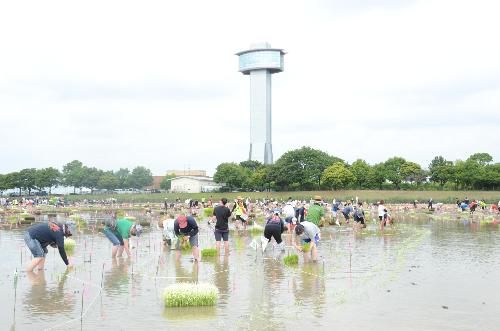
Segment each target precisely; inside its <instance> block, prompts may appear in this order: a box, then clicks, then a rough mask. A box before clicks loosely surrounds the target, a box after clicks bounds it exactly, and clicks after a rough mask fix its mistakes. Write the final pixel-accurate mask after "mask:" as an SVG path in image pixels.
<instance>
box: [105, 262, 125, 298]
mask: <svg viewBox="0 0 500 331" xmlns="http://www.w3.org/2000/svg"><path fill="white" fill-rule="evenodd" d="M130 263H131V262H130V260H129V259H122V258H120V259H113V262H112V266H111V270H110V271H108V272H106V274H105V275H104V293H105V294H107V295H112V296H113V295H120V294H123V293H128V290H129V284H130V276H129V268H130Z"/></svg>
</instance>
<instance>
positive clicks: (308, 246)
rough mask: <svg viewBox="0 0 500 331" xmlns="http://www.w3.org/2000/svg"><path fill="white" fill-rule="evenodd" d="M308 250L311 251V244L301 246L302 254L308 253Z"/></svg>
mask: <svg viewBox="0 0 500 331" xmlns="http://www.w3.org/2000/svg"><path fill="white" fill-rule="evenodd" d="M310 249H311V244H310V243H304V244H303V245H302V251H303V252H309V250H310Z"/></svg>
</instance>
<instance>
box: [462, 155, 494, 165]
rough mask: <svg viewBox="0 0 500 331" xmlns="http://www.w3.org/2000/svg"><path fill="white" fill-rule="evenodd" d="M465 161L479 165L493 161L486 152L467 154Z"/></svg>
mask: <svg viewBox="0 0 500 331" xmlns="http://www.w3.org/2000/svg"><path fill="white" fill-rule="evenodd" d="M467 161H470V162H472V163H475V164H477V165H479V166H485V165H487V164H488V163H490V162H492V161H493V157H491V155H490V154H488V153H475V154H472V155H471V156H469V158H468V159H467Z"/></svg>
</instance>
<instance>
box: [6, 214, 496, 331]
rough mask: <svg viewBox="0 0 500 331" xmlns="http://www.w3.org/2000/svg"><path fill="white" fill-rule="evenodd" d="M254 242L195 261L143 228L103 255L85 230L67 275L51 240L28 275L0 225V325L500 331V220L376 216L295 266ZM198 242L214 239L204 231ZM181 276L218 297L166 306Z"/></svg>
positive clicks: (237, 239) (100, 242)
mask: <svg viewBox="0 0 500 331" xmlns="http://www.w3.org/2000/svg"><path fill="white" fill-rule="evenodd" d="M253 239H254V238H252V237H251V236H250V235H248V234H247V235H240V236H236V234H235V233H231V236H230V245H231V249H232V253H231V254H230V256H227V257H224V256H222V257H220V258H211V259H207V260H206V261H203V262H202V263H200V264H199V265H197V264H194V263H193V262H192V261H191V259H190V255H189V254H180V253H179V252H177V251H170V250H166V249H165V248H164V247H163V245H162V244H161V234H160V232H159V231H152V232H146V233H145V234H144V235H143V236H142V237H141V238H140V240H139V241H138V242H136V243H135V245H136V247H135V248H134V249H133V259H132V261H129V260H127V259H121V260H115V261H112V259H111V258H110V251H111V244H110V243H109V242H108V241H107V240H106V238H105V237H104V236H103V235H102V234H99V233H96V234H92V233H91V232H87V231H85V232H84V233H80V234H78V235H76V236H75V240H76V241H77V245H78V246H77V249H76V250H75V254H74V256H73V257H72V260H73V262H74V264H75V266H76V267H75V268H74V269H73V270H72V271H70V272H68V273H65V270H66V268H65V266H64V264H63V262H62V260H61V259H60V257H59V256H58V253H57V251H56V250H54V249H51V248H49V255H48V258H47V263H46V265H45V269H46V270H45V271H44V272H43V273H38V274H36V275H33V274H27V273H26V272H23V271H22V270H23V269H24V267H25V265H26V262H27V261H28V260H29V259H30V255H29V251H28V250H27V249H26V248H25V246H24V242H23V240H22V231H20V230H12V231H10V230H0V252H1V257H2V263H1V264H0V291H1V292H0V293H2V309H1V310H0V329H2V330H9V329H10V330H43V329H50V330H68V329H83V330H140V329H144V328H148V329H152V330H159V329H167V328H168V329H176V330H195V329H198V330H208V329H220V330H297V329H311V328H315V329H325V330H326V329H329V330H331V329H340V330H344V329H350V330H374V329H384V330H419V329H425V330H437V329H439V330H443V329H444V330H498V328H499V325H500V324H499V323H500V314H499V311H500V295H499V293H500V250H499V247H500V231H499V228H498V226H495V225H478V224H475V223H472V224H471V223H469V222H467V221H464V222H442V221H433V220H428V219H421V220H415V219H412V220H411V222H410V221H409V222H407V223H405V222H403V223H402V224H400V225H398V226H397V227H396V228H395V229H392V230H388V231H386V233H385V234H383V235H381V234H379V233H378V232H377V231H376V228H375V225H374V224H373V225H372V224H370V225H369V226H368V228H367V229H366V230H365V231H364V232H362V233H353V232H352V231H351V230H350V229H344V228H340V229H339V228H332V227H329V228H324V229H323V232H322V241H321V243H320V249H319V253H320V260H319V262H317V263H311V262H308V263H304V261H303V260H302V257H301V260H300V262H299V266H298V267H296V268H289V267H286V266H284V265H283V262H282V257H283V254H282V253H280V252H278V251H276V250H273V246H272V245H270V246H269V247H268V249H267V251H266V252H265V253H262V252H261V251H260V250H257V251H255V250H253V249H252V248H250V247H249V244H250V243H251V242H252V240H253ZM200 245H201V247H202V248H203V247H212V246H213V245H214V244H213V239H212V236H211V235H210V233H209V230H208V229H206V228H205V229H202V231H201V235H200ZM287 250H290V248H287ZM290 251H291V250H290ZM287 253H288V252H287ZM287 253H285V254H287ZM16 269H17V270H19V278H18V281H17V284H16V285H15V282H14V273H15V270H16ZM181 281H198V282H208V283H212V284H214V285H216V286H217V287H218V289H219V291H220V299H219V301H218V303H217V305H216V306H215V307H210V308H182V309H180V308H177V309H172V308H169V309H165V308H164V305H163V302H162V299H161V295H162V292H163V289H164V288H165V287H166V286H167V285H169V284H172V283H175V282H181Z"/></svg>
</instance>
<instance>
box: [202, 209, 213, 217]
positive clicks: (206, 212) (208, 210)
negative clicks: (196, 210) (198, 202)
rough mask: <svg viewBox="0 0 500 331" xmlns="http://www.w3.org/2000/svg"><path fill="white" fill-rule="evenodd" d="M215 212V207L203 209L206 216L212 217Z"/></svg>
mask: <svg viewBox="0 0 500 331" xmlns="http://www.w3.org/2000/svg"><path fill="white" fill-rule="evenodd" d="M213 214H214V209H213V208H205V209H203V215H205V217H211V216H212V215H213Z"/></svg>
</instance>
